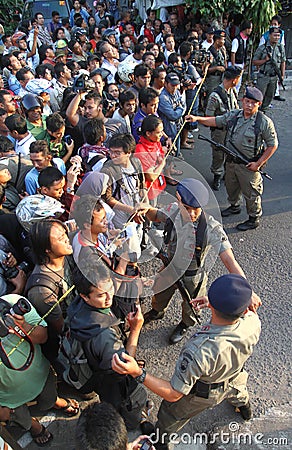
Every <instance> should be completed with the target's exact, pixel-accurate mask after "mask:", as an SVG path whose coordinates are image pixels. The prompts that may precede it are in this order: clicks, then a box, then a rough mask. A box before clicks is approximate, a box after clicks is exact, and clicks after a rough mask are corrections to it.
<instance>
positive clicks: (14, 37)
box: [11, 31, 27, 46]
mask: <svg viewBox="0 0 292 450" xmlns="http://www.w3.org/2000/svg"><path fill="white" fill-rule="evenodd" d="M26 38H27V36H26V34H25V33H23V32H22V31H17V32H16V33H14V34H13V35H12V37H11V42H12V45H15V46H17V45H18V42H19V41H21V39H26Z"/></svg>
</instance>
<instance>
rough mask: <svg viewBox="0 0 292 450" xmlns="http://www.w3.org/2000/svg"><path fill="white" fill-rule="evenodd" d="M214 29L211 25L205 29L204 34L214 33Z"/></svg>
mask: <svg viewBox="0 0 292 450" xmlns="http://www.w3.org/2000/svg"><path fill="white" fill-rule="evenodd" d="M214 32H215V30H214V28H212V27H209V28H208V29H207V31H206V34H214Z"/></svg>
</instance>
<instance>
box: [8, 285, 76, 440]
mask: <svg viewBox="0 0 292 450" xmlns="http://www.w3.org/2000/svg"><path fill="white" fill-rule="evenodd" d="M20 302H21V303H20ZM11 306H12V308H11ZM0 309H1V325H2V326H1V345H2V354H1V361H0V391H1V406H0V421H1V422H6V423H7V424H9V425H15V424H16V425H19V426H21V427H22V428H23V429H25V430H27V431H29V432H30V433H31V436H32V438H33V440H34V442H35V443H36V445H37V446H44V445H46V444H48V443H49V442H50V441H51V440H52V439H53V435H52V433H50V432H49V431H48V430H47V429H46V428H45V427H44V425H42V424H41V423H40V422H39V421H38V420H37V419H36V418H33V417H31V415H30V411H29V409H28V406H27V405H26V403H28V402H31V401H33V400H36V402H37V404H38V407H39V408H40V409H41V410H42V411H48V410H49V409H51V408H55V409H59V410H63V412H64V413H65V414H67V415H69V416H72V415H75V414H78V412H79V405H78V402H76V401H75V400H70V399H64V398H60V397H58V396H57V391H56V383H55V382H56V377H55V375H54V374H53V372H52V370H51V369H50V364H49V362H48V361H47V360H46V359H45V357H44V356H43V355H42V352H41V349H40V344H44V343H45V342H46V340H47V329H46V327H47V324H46V322H45V321H44V320H42V319H41V317H40V316H39V315H38V313H37V311H36V310H35V308H34V307H33V306H32V305H31V304H30V303H29V302H28V301H27V300H26V299H25V298H21V297H20V296H19V295H12V294H10V295H5V296H4V297H3V298H2V299H1V300H0ZM16 327H18V330H17V328H16ZM28 334H29V335H28ZM21 336H25V340H24V342H22V343H21V344H20V345H19V342H20V337H21ZM12 349H14V351H13V352H12V351H11V350H12ZM24 368H25V369H24Z"/></svg>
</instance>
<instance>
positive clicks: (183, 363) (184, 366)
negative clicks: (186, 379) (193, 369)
mask: <svg viewBox="0 0 292 450" xmlns="http://www.w3.org/2000/svg"><path fill="white" fill-rule="evenodd" d="M192 359H193V358H192V356H191V355H190V354H189V353H187V352H183V354H182V361H181V363H180V370H181V372H185V371H186V370H187V368H188V365H189V363H190V362H191V361H192Z"/></svg>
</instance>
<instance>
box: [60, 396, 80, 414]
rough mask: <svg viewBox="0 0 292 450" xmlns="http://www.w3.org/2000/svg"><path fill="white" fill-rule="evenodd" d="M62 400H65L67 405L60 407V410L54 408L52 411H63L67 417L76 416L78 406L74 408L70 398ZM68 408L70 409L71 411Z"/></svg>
mask: <svg viewBox="0 0 292 450" xmlns="http://www.w3.org/2000/svg"><path fill="white" fill-rule="evenodd" d="M62 399H63V400H65V401H66V403H67V404H66V405H65V406H62V407H61V408H58V407H56V406H54V409H56V410H57V411H63V412H64V413H65V414H66V416H69V417H73V416H77V414H78V413H79V405H78V406H75V405H74V403H72V399H71V398H65V397H62ZM70 408H71V409H72V410H71V411H70Z"/></svg>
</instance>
